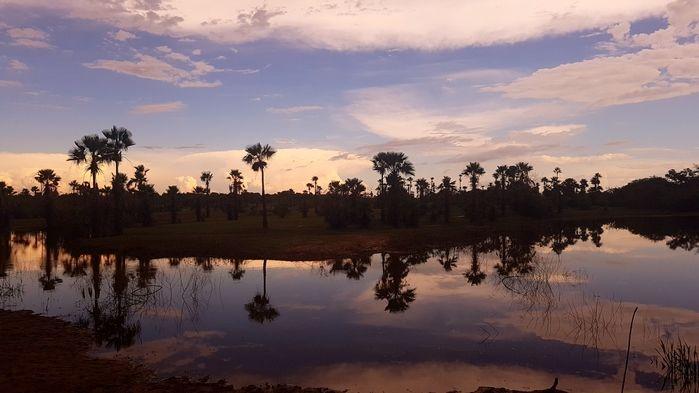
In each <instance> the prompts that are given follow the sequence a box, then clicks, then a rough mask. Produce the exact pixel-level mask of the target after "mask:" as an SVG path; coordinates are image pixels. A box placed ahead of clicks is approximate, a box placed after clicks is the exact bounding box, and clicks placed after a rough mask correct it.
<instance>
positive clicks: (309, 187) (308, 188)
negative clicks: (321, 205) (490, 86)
mask: <svg viewBox="0 0 699 393" xmlns="http://www.w3.org/2000/svg"><path fill="white" fill-rule="evenodd" d="M311 188H313V183H306V190H308V194H309V195H310V194H311Z"/></svg>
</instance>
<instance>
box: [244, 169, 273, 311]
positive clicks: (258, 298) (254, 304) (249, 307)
mask: <svg viewBox="0 0 699 393" xmlns="http://www.w3.org/2000/svg"><path fill="white" fill-rule="evenodd" d="M270 157H271V156H270ZM245 310H246V311H247V312H248V318H250V320H251V321H255V322H257V323H259V324H263V323H265V322H272V321H273V320H274V319H276V318H277V317H278V316H279V311H277V309H276V308H274V307H272V305H271V304H270V303H269V297H267V260H266V259H265V260H264V261H263V262H262V293H261V294H260V293H257V294H256V295H255V296H254V297H253V298H252V301H251V302H250V303H247V304H245Z"/></svg>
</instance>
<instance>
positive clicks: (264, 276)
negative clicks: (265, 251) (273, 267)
mask: <svg viewBox="0 0 699 393" xmlns="http://www.w3.org/2000/svg"><path fill="white" fill-rule="evenodd" d="M262 297H263V298H265V299H267V260H266V259H265V260H263V261H262Z"/></svg>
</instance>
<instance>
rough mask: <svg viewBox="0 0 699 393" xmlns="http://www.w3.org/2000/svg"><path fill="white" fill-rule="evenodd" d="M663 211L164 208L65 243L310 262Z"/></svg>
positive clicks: (33, 223) (29, 225) (27, 223)
mask: <svg viewBox="0 0 699 393" xmlns="http://www.w3.org/2000/svg"><path fill="white" fill-rule="evenodd" d="M665 216H668V215H667V214H662V213H657V212H655V213H652V212H640V211H629V210H613V211H612V210H602V209H597V210H585V211H574V210H571V211H566V212H564V214H562V215H560V216H556V217H553V218H549V219H545V220H532V219H528V218H524V217H505V218H501V219H498V220H497V221H495V222H485V223H480V224H478V223H471V222H469V221H468V220H467V219H465V218H464V217H462V216H454V217H453V218H452V219H451V223H449V224H444V223H422V224H421V225H420V226H418V227H416V228H393V227H390V226H383V225H380V224H378V223H374V224H373V225H372V226H371V227H370V228H366V229H345V230H332V229H328V227H327V225H326V224H325V222H324V221H323V218H322V217H319V216H315V215H314V214H313V212H311V213H310V214H309V216H308V217H307V218H303V217H301V216H300V214H298V213H293V214H290V215H288V216H287V217H285V218H279V217H276V216H274V215H270V217H269V224H270V225H269V226H270V227H269V229H268V230H267V231H264V230H263V229H262V228H261V217H260V216H250V215H242V216H241V218H240V219H239V220H238V221H228V220H226V218H225V216H224V214H223V213H222V212H219V211H212V216H211V217H210V218H209V219H207V220H206V221H204V222H196V221H195V220H194V216H193V214H192V213H191V212H188V211H184V212H182V214H181V215H180V220H181V222H180V223H177V224H170V223H168V220H169V216H168V215H167V214H165V213H162V214H156V216H155V225H153V226H151V227H132V228H128V229H126V231H125V233H124V234H123V235H120V236H112V237H104V238H95V239H79V240H77V241H74V242H73V243H72V244H71V245H70V246H71V247H74V248H76V249H77V250H79V251H80V252H100V253H105V252H106V253H111V252H120V253H124V254H126V255H129V256H135V257H148V258H159V257H187V256H211V257H226V258H234V257H235V258H255V259H258V258H270V259H285V260H312V259H328V258H339V257H351V256H358V255H366V254H373V253H376V252H383V251H406V252H407V251H419V250H424V249H427V248H434V247H440V246H447V245H458V244H461V243H463V242H464V241H465V240H468V239H473V238H474V236H482V235H485V234H487V233H489V232H493V231H517V230H527V229H531V228H532V227H541V226H545V225H550V224H552V223H555V222H559V221H578V220H609V219H612V218H622V217H665ZM40 228H41V220H23V221H19V220H18V221H16V222H15V230H18V231H28V230H38V229H40Z"/></svg>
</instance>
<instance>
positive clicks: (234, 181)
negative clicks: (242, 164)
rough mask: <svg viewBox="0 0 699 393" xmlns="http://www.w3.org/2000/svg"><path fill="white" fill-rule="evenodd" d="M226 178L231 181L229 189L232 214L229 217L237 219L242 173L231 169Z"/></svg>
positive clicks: (241, 189)
mask: <svg viewBox="0 0 699 393" xmlns="http://www.w3.org/2000/svg"><path fill="white" fill-rule="evenodd" d="M228 180H230V181H231V185H230V191H231V194H233V212H232V213H233V215H232V217H231V218H232V219H234V220H237V219H238V210H239V203H238V196H239V195H240V192H241V191H243V173H242V172H240V171H239V170H238V169H231V171H230V172H228Z"/></svg>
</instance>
